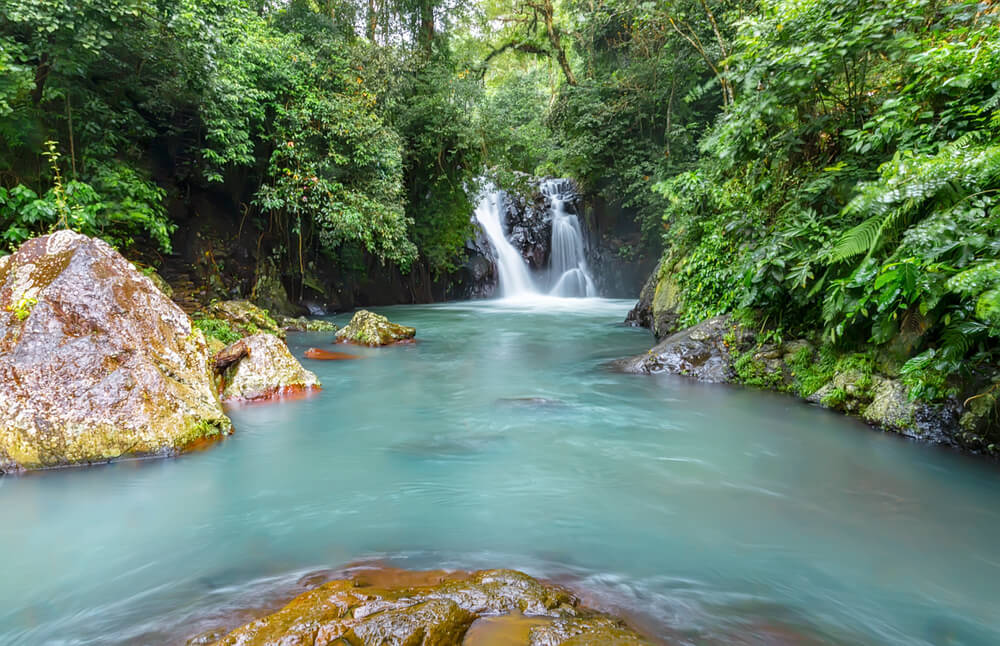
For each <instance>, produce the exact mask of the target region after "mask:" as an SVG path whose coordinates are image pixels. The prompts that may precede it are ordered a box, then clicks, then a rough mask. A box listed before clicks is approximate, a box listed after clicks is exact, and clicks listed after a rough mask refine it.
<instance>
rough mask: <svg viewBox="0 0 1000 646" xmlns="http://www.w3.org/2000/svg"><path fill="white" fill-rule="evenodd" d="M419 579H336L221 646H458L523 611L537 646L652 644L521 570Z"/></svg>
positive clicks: (235, 633)
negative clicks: (478, 627) (482, 624)
mask: <svg viewBox="0 0 1000 646" xmlns="http://www.w3.org/2000/svg"><path fill="white" fill-rule="evenodd" d="M417 578H418V577H401V579H402V580H401V581H399V582H398V583H397V584H396V585H387V586H383V585H379V584H375V585H371V584H369V583H368V582H366V581H365V580H364V579H363V578H352V579H342V580H336V581H331V582H329V583H326V584H324V585H321V586H319V587H317V588H315V589H313V590H311V591H309V592H307V593H305V594H303V595H301V596H299V597H298V598H296V599H295V600H293V601H292V602H291V603H289V604H288V605H287V606H285V607H284V608H283V609H281V610H279V611H278V612H276V613H274V614H272V615H269V616H267V617H264V618H262V619H258V620H257V621H254V622H252V623H250V624H247V625H246V626H243V627H242V628H239V629H237V630H235V631H233V632H232V633H230V634H229V635H228V636H226V637H224V638H223V639H221V640H219V641H218V642H216V645H217V646H237V645H239V646H278V645H284V644H303V645H304V644H308V645H310V646H312V645H316V644H353V645H354V646H384V645H385V646H388V645H392V646H410V645H412V646H456V645H458V644H461V643H463V640H464V639H465V636H466V633H467V632H469V631H470V628H472V627H473V625H474V624H475V623H476V622H477V621H480V620H490V619H492V618H496V617H498V616H511V617H515V618H520V617H521V616H522V614H524V615H533V616H535V617H537V619H536V620H535V621H534V622H533V623H534V624H535V625H533V626H532V627H531V629H530V632H529V634H528V635H527V637H528V640H529V641H528V642H527V643H529V644H531V645H532V646H561V645H565V646H570V645H577V646H588V645H589V646H599V645H602V646H603V645H607V644H620V645H621V646H640V645H642V644H648V642H646V641H645V640H643V639H642V638H641V637H640V636H639V635H638V634H636V633H635V632H633V631H631V630H630V629H628V627H627V626H625V624H624V623H622V622H621V621H618V620H616V619H613V618H610V617H606V616H603V615H600V614H598V613H595V612H592V611H589V610H587V609H585V608H582V607H581V606H580V605H579V603H578V601H577V600H576V599H575V598H574V597H573V596H572V595H571V594H570V593H569V592H567V591H566V590H564V589H562V588H560V587H557V586H551V585H543V584H541V583H539V582H538V581H536V580H535V579H532V578H531V577H529V576H528V575H526V574H522V573H520V572H515V571H513V570H486V571H482V572H476V573H474V574H471V575H462V576H454V575H453V576H448V577H442V579H444V580H441V581H438V582H430V581H418V580H417ZM406 579H413V581H407V580H406ZM494 636H495V637H497V638H498V639H497V641H495V642H493V641H489V640H485V641H482V643H517V642H513V641H504V640H501V639H499V638H500V637H503V636H504V635H502V634H496V633H494ZM508 639H509V638H508ZM477 643H480V642H477Z"/></svg>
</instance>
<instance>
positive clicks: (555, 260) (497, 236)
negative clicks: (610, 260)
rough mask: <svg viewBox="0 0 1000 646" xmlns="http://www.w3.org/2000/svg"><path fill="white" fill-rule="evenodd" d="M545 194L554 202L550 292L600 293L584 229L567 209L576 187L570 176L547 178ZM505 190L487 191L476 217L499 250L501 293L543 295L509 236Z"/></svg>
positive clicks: (563, 294) (506, 295)
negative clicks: (586, 249)
mask: <svg viewBox="0 0 1000 646" xmlns="http://www.w3.org/2000/svg"><path fill="white" fill-rule="evenodd" d="M541 191H542V194H543V195H545V196H546V197H548V198H549V202H550V203H551V205H552V210H551V216H552V240H551V254H550V256H551V260H550V263H549V265H550V266H549V269H548V274H549V280H548V284H549V285H551V288H550V289H549V291H548V294H549V295H551V296H560V297H590V296H596V295H597V290H596V289H595V288H594V281H593V279H592V278H591V276H590V271H589V270H588V269H587V260H586V257H585V254H584V247H583V232H582V231H581V230H580V222H579V220H578V219H577V217H576V215H575V214H573V213H570V212H568V211H567V209H566V203H567V201H568V196H570V195H572V187H571V185H570V184H569V182H567V181H566V180H545V181H544V182H542V184H541ZM503 199H504V198H503V193H501V192H500V191H497V190H495V189H492V188H488V189H487V190H485V191H484V193H483V197H482V198H481V199H480V202H479V206H478V207H477V208H476V220H477V221H478V222H479V224H480V225H482V227H483V231H484V232H485V233H486V237H487V238H488V239H489V241H490V244H492V245H493V248H494V249H495V250H496V252H497V269H498V270H499V274H500V277H499V278H500V285H499V287H500V295H501V296H502V297H504V298H524V297H529V296H540V295H542V294H544V293H545V292H543V291H541V290H540V289H539V288H538V285H537V284H536V282H535V281H534V280H533V279H532V276H531V272H530V270H529V268H528V264H527V263H526V262H525V260H524V258H523V257H522V256H521V254H520V253H519V252H518V251H517V249H515V248H514V246H513V245H512V244H511V243H510V241H509V240H508V239H507V236H506V235H505V233H504V225H503Z"/></svg>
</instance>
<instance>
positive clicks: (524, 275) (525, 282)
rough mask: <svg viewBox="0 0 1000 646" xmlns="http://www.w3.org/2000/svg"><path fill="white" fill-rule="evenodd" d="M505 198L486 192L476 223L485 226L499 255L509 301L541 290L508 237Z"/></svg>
mask: <svg viewBox="0 0 1000 646" xmlns="http://www.w3.org/2000/svg"><path fill="white" fill-rule="evenodd" d="M502 199H503V195H502V194H501V193H500V192H499V191H495V190H486V191H485V192H484V194H483V196H482V197H481V198H480V200H479V206H478V207H477V208H476V220H477V221H478V222H479V224H481V225H482V227H483V231H485V232H486V237H487V238H489V241H490V244H492V245H493V249H494V250H495V251H496V252H497V269H498V270H499V274H500V275H499V277H498V278H499V288H500V295H501V296H505V297H507V298H517V297H521V296H525V295H531V294H534V293H535V292H536V291H537V289H536V287H535V283H534V281H533V280H532V279H531V273H530V272H529V271H528V265H527V264H526V263H525V262H524V258H522V257H521V254H519V253H518V252H517V249H515V248H514V246H513V245H512V244H510V242H508V240H507V236H506V235H505V234H504V230H503V222H502V221H501V218H502V209H501V204H500V201H501V200H502Z"/></svg>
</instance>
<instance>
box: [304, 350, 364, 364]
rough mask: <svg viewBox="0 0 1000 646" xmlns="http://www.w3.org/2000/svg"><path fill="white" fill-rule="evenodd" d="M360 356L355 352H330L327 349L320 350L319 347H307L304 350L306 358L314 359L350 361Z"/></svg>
mask: <svg viewBox="0 0 1000 646" xmlns="http://www.w3.org/2000/svg"><path fill="white" fill-rule="evenodd" d="M360 358H361V357H359V356H358V355H356V354H347V353H346V352H330V351H329V350H320V349H319V348H309V349H308V350H306V359H313V360H315V361H351V360H353V359H360Z"/></svg>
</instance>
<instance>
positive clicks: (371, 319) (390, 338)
mask: <svg viewBox="0 0 1000 646" xmlns="http://www.w3.org/2000/svg"><path fill="white" fill-rule="evenodd" d="M416 335H417V331H416V329H414V328H412V327H406V326H405V325H397V324H395V323H391V322H390V321H389V319H387V318H386V317H384V316H381V315H379V314H374V313H372V312H369V311H368V310H361V311H359V312H358V313H357V314H355V315H354V318H352V319H351V322H350V323H348V324H347V327H345V328H343V329H341V330H340V331H339V332H337V341H338V342H340V343H354V344H357V345H367V346H370V347H377V346H381V345H390V344H393V343H399V342H400V341H408V340H409V339H412V338H413V337H415V336H416Z"/></svg>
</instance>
